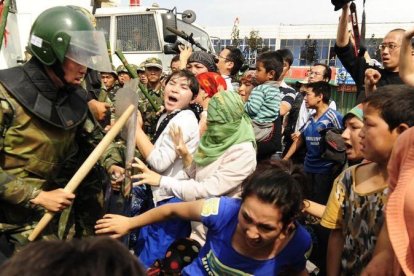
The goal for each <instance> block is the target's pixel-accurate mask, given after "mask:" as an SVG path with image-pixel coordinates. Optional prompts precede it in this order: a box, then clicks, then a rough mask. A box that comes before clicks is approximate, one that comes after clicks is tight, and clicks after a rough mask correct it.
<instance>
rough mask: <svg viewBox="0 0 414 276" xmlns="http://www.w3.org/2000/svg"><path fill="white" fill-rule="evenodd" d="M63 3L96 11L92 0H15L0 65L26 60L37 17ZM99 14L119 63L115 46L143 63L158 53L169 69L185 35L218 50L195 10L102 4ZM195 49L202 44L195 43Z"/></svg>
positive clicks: (97, 12) (1, 51) (0, 55)
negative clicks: (33, 24)
mask: <svg viewBox="0 0 414 276" xmlns="http://www.w3.org/2000/svg"><path fill="white" fill-rule="evenodd" d="M0 3H1V1H0ZM60 5H75V6H80V7H83V8H86V9H87V10H89V11H92V6H91V0H70V1H69V0H53V1H51V0H37V1H33V0H11V8H10V12H9V15H8V18H7V25H6V34H5V36H6V40H3V45H2V48H1V50H0V69H4V68H9V67H13V66H16V65H18V64H20V63H23V62H24V60H25V49H26V45H27V41H28V38H29V33H30V28H31V25H32V23H33V21H34V20H35V19H36V18H37V16H38V15H39V14H40V13H41V12H42V11H44V10H45V9H48V8H50V7H53V6H60ZM95 17H96V21H97V29H99V30H102V31H104V33H105V36H106V39H107V44H108V48H109V49H110V50H111V52H110V53H111V55H112V61H113V64H114V65H115V66H117V65H119V64H121V61H120V60H119V59H118V58H117V57H115V56H114V53H115V50H120V51H122V52H123V53H124V55H125V57H126V59H127V60H128V62H129V63H133V64H137V65H139V64H140V63H141V62H142V61H144V60H145V59H146V58H148V57H154V56H155V57H158V58H160V59H161V60H162V62H163V66H164V69H165V70H167V69H168V66H169V62H170V60H171V58H172V56H173V54H175V53H176V51H177V44H178V43H185V39H186V40H189V41H191V42H192V44H193V45H198V46H200V47H201V48H203V49H204V50H206V51H208V52H212V53H214V48H213V45H212V43H211V40H210V36H209V35H208V34H207V32H205V31H204V30H203V29H202V28H200V27H198V26H196V25H194V24H192V23H193V21H194V20H195V13H194V12H192V11H185V12H183V13H178V12H177V9H176V8H175V7H174V8H172V9H165V8H159V7H154V6H153V7H140V6H135V7H134V6H121V7H119V6H118V7H102V8H98V9H97V10H96V13H95ZM177 34H178V36H177ZM177 37H178V39H177ZM6 41H7V42H6ZM5 42H6V43H5ZM186 43H188V42H186ZM174 49H175V50H174ZM194 50H196V51H197V50H200V48H199V47H197V46H195V47H194Z"/></svg>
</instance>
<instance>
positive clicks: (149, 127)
mask: <svg viewBox="0 0 414 276" xmlns="http://www.w3.org/2000/svg"><path fill="white" fill-rule="evenodd" d="M138 93H139V102H138V109H139V111H140V112H141V114H142V120H143V121H144V131H145V133H146V134H147V135H148V136H149V137H150V138H152V137H153V136H154V134H155V130H156V129H157V122H158V119H159V117H160V116H159V115H157V112H156V111H155V110H154V108H153V107H152V106H151V104H150V102H149V101H148V99H147V98H146V97H145V95H144V94H143V93H142V91H141V90H139V89H138ZM148 94H149V96H150V97H151V98H152V99H153V101H154V102H155V103H156V104H158V106H161V105H163V104H164V90H163V89H161V88H160V89H158V90H151V89H148Z"/></svg>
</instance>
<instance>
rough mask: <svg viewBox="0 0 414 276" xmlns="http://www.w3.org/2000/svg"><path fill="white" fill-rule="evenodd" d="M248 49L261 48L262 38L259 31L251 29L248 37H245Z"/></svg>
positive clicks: (255, 49)
mask: <svg viewBox="0 0 414 276" xmlns="http://www.w3.org/2000/svg"><path fill="white" fill-rule="evenodd" d="M245 39H246V40H247V45H249V48H250V51H257V50H259V49H261V48H263V39H262V38H261V37H260V35H259V31H256V30H251V31H250V35H249V37H246V38H245Z"/></svg>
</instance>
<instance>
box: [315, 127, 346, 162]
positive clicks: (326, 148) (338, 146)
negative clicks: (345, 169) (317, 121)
mask: <svg viewBox="0 0 414 276" xmlns="http://www.w3.org/2000/svg"><path fill="white" fill-rule="evenodd" d="M319 134H320V135H321V140H320V142H319V146H320V151H321V157H322V158H323V159H325V160H329V161H333V162H334V163H336V164H337V165H339V166H342V165H344V164H345V162H346V152H345V151H346V146H345V142H344V139H343V138H342V137H341V134H342V129H339V128H333V127H330V128H326V129H323V130H321V131H319Z"/></svg>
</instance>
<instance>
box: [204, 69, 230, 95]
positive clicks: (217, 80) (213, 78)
mask: <svg viewBox="0 0 414 276" xmlns="http://www.w3.org/2000/svg"><path fill="white" fill-rule="evenodd" d="M197 80H198V84H199V85H200V88H202V89H203V90H204V91H205V92H206V94H207V95H208V97H209V98H211V97H213V96H214V94H216V93H217V92H218V91H221V90H226V89H227V84H226V81H225V80H224V79H223V77H222V76H220V74H218V73H214V72H205V73H201V74H198V75H197Z"/></svg>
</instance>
